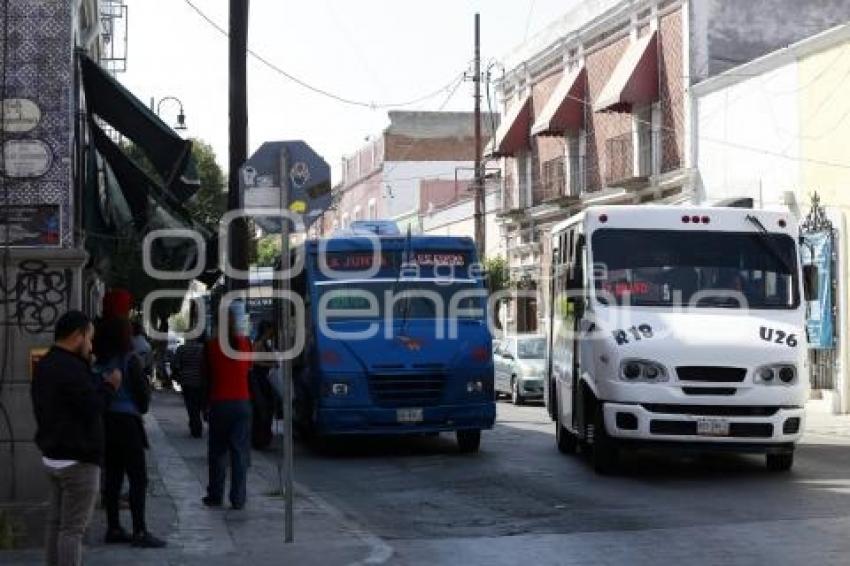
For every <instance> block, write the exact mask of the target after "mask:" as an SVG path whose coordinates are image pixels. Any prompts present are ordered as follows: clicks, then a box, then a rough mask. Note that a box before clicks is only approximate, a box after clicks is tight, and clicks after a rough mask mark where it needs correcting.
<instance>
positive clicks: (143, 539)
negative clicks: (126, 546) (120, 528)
mask: <svg viewBox="0 0 850 566" xmlns="http://www.w3.org/2000/svg"><path fill="white" fill-rule="evenodd" d="M130 544H132V545H133V546H134V547H136V548H163V547H164V546H165V545H166V542H165V541H164V540H161V539H158V538H156V537H155V536H153V535H152V534H150V533H149V532H148V531H142V532H140V533H136V534H134V535H133V542H132V543H130Z"/></svg>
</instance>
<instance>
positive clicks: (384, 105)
mask: <svg viewBox="0 0 850 566" xmlns="http://www.w3.org/2000/svg"><path fill="white" fill-rule="evenodd" d="M184 1H185V2H186V4H187V5H188V6H189V7H190V8H191V9H192V10H194V11H195V13H197V14H198V15H199V16H200V17H201V18H202V19H203V20H204V21H206V22H207V23H208V24H209V25H211V26H212V27H213V28H215V29H216V30H217V31H218V32H219V33H221V34H222V35H223V36H225V37H230V33H229V32H228V31H227V30H226V29H224V28H223V27H222V26H221V25H219V24H218V23H217V22H216V21H215V20H213V19H212V18H211V17H209V16H208V15H206V14H205V13H204V12H203V11H202V10H201V9H200V8H198V7H197V6H196V5H195V4H194V3H193V2H192V0H184ZM247 51H248V54H249V55H250V56H251V57H253V58H254V59H256V60H257V61H259V62H260V63H262V64H263V65H265V66H266V67H268V68H269V69H271V70H272V71H274V72H276V73H278V74H279V75H281V76H283V77H285V78H287V79H288V80H290V81H292V82H294V83H295V84H297V85H299V86H301V87H302V88H305V89H307V90H309V91H311V92H313V93H315V94H318V95H321V96H324V97H326V98H330V99H331V100H335V101H337V102H339V103H341V104H348V105H349V106H358V107H361V108H368V109H370V110H387V109H392V108H404V107H406V106H414V105H416V104H420V103H422V102H425V101H427V100H430V99H432V98H434V97H436V96H439V95H440V94H441V93H443V92H445V91H447V90H449V89H450V88H451V87H452V85H454V84H455V81H456V80H457V78H458V76H460V77H462V76H463V73H462V72H461V73H460V74H459V75H455V76H453V77H452V80H451V81H449V82H448V83H446V84H444V85H443V86H441V87H440V88H438V89H436V90H434V91H432V92H429V93H427V94H424V95H422V96H419V97H417V98H414V99H412V100H407V101H404V102H380V103H379V102H364V101H362V100H354V99H352V98H347V97H345V96H342V95H339V94H336V93H333V92H331V91H329V90H325V89H323V88H320V87H317V86H314V85H312V84H310V83H308V82H307V81H305V80H303V79H300V78H298V77H296V76H295V75H293V74H292V73H290V72H288V71H286V70H285V69H283V68H281V67H280V66H278V65H276V64H275V63H273V62H272V61H270V60H269V59H268V58H267V57H265V56H263V55H261V54H259V53H257V52H256V51H254V50H252V49H251V48H250V47H249V48H248V50H247Z"/></svg>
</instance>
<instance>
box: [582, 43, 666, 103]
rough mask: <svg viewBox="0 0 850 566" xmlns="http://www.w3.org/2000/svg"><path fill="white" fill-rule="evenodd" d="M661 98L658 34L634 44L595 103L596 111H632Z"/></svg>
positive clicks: (618, 64)
mask: <svg viewBox="0 0 850 566" xmlns="http://www.w3.org/2000/svg"><path fill="white" fill-rule="evenodd" d="M656 100H658V33H657V32H655V31H653V32H652V33H650V34H648V35H645V36H644V37H642V38H640V39H638V40H637V41H635V42H634V43H632V44H631V45H630V46H629V48H628V50H627V51H626V53H625V54H624V55H623V57H622V59H620V62H619V63H617V68H616V69H614V73H613V74H612V75H611V78H610V79H609V80H608V83H607V84H606V85H605V88H603V89H602V92H601V93H600V94H599V98H597V99H596V102H594V104H593V110H594V111H595V112H631V110H632V108H633V107H634V106H640V105H644V104H651V103H652V102H655V101H656Z"/></svg>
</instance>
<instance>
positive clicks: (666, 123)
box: [658, 10, 685, 173]
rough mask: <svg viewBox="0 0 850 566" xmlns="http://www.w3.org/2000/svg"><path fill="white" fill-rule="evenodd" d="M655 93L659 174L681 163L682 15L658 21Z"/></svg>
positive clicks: (682, 124) (679, 12)
mask: <svg viewBox="0 0 850 566" xmlns="http://www.w3.org/2000/svg"><path fill="white" fill-rule="evenodd" d="M658 39H659V49H658V52H659V61H658V74H659V81H660V82H659V89H658V94H659V97H660V98H661V100H660V103H661V104H660V105H661V132H660V133H659V135H660V136H661V172H662V173H664V172H667V171H673V170H675V169H678V168H679V167H681V166H682V165H683V163H684V156H683V151H684V145H685V144H684V139H685V100H684V96H685V91H684V88H685V79H684V77H683V76H682V74H683V67H682V65H683V61H682V57H683V53H682V48H683V43H682V12H681V10H677V11H676V12H673V13H671V14H668V15H666V16H664V17H662V18H661V24H660V26H659V38H658Z"/></svg>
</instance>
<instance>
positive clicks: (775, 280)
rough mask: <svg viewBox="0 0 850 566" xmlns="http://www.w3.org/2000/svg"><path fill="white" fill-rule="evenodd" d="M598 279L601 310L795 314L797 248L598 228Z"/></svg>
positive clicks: (763, 237)
mask: <svg viewBox="0 0 850 566" xmlns="http://www.w3.org/2000/svg"><path fill="white" fill-rule="evenodd" d="M593 263H594V280H595V287H596V294H597V301H598V302H599V303H601V304H609V303H611V302H615V303H619V302H621V301H622V302H623V303H626V302H628V303H629V304H630V305H633V306H676V305H686V306H687V305H692V306H696V307H714V308H721V307H722V308H743V307H748V308H757V309H793V308H796V307H797V305H798V304H799V290H798V283H797V278H796V276H795V274H796V273H797V255H796V244H795V242H794V240H793V239H792V238H790V237H789V236H786V235H784V234H760V233H753V232H683V231H675V230H621V229H606V230H597V231H596V232H595V233H594V234H593Z"/></svg>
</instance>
